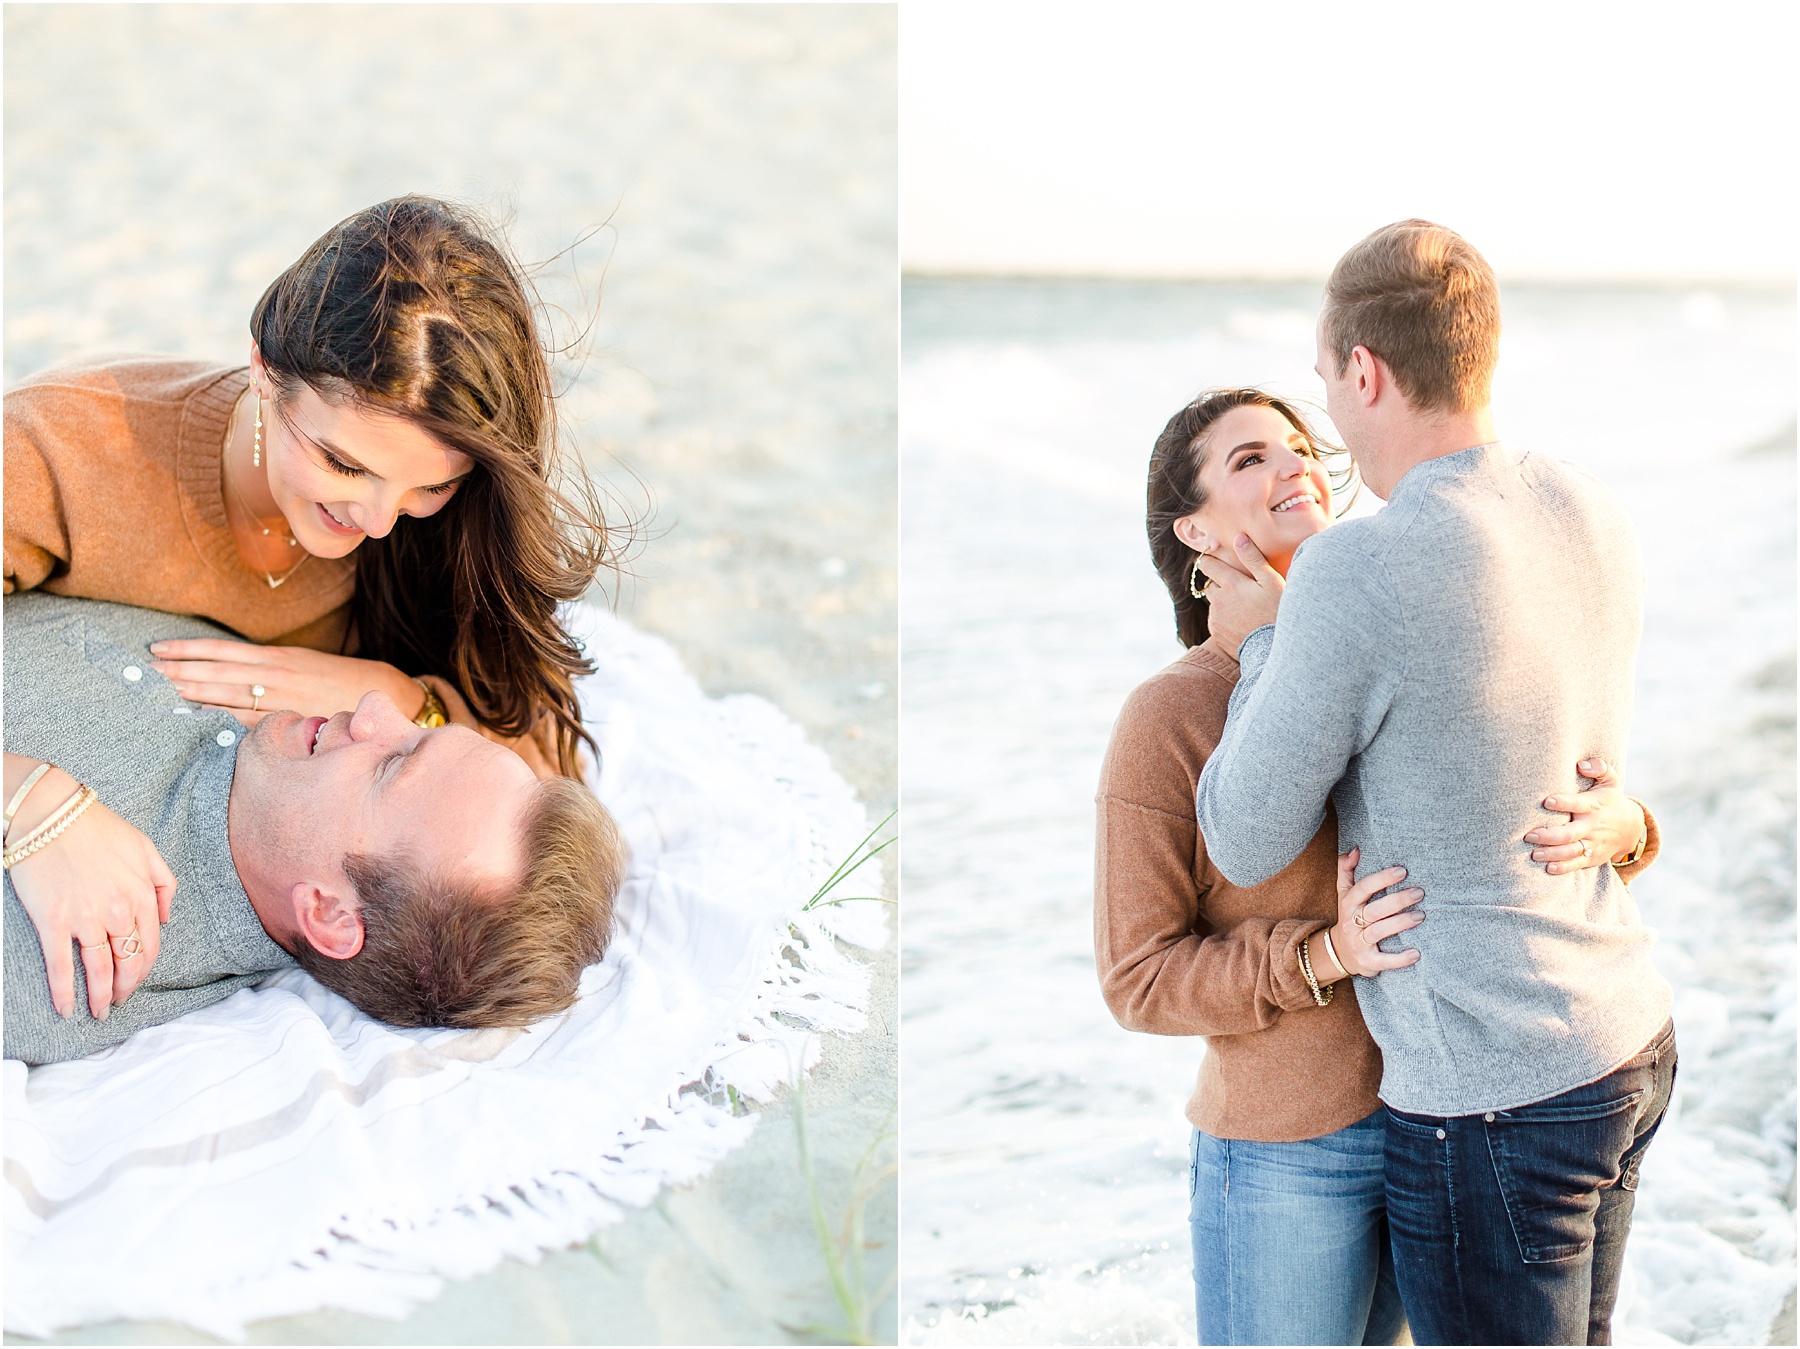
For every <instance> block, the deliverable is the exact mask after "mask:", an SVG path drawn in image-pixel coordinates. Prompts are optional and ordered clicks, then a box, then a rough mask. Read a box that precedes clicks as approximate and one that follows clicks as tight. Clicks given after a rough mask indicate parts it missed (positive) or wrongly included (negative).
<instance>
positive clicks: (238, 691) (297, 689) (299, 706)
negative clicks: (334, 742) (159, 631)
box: [150, 637, 425, 726]
mask: <svg viewBox="0 0 1800 1349" xmlns="http://www.w3.org/2000/svg"><path fill="white" fill-rule="evenodd" d="M150 654H151V655H152V656H154V657H156V659H155V660H152V661H151V662H150V668H151V669H153V670H155V671H156V672H157V673H158V674H161V675H163V676H165V677H166V678H167V679H168V680H169V682H170V683H172V684H173V685H175V691H176V692H177V693H179V694H180V695H181V696H182V697H183V698H186V699H187V700H188V701H189V702H191V703H204V704H206V705H207V706H208V707H222V708H224V709H225V710H226V711H227V712H229V713H231V715H232V716H234V717H236V718H237V719H238V720H239V721H241V722H243V723H244V725H246V726H254V725H256V723H257V722H259V721H261V720H262V718H263V714H264V713H265V712H275V711H282V710H286V711H291V712H298V713H300V714H301V715H302V716H308V717H313V716H318V717H329V716H331V715H333V714H334V713H337V712H344V711H348V710H349V709H351V708H353V707H355V706H356V704H357V703H358V702H359V701H360V700H361V699H362V696H363V694H365V693H369V692H371V691H373V690H376V689H379V690H380V691H381V692H383V693H385V694H387V695H388V697H390V698H392V699H393V700H394V706H396V707H398V708H399V709H400V710H401V711H402V712H404V713H406V715H407V716H409V717H410V716H412V715H414V713H416V712H417V711H418V709H419V708H420V707H421V706H423V705H424V702H425V691H424V690H423V689H422V688H420V687H419V685H418V683H417V681H415V680H413V679H411V678H409V677H408V676H407V675H406V674H405V673H404V672H403V671H401V670H397V669H395V668H394V667H393V666H392V665H389V664H388V663H387V662H386V661H379V660H358V659H357V658H356V657H354V656H334V655H331V654H329V653H328V652H324V651H314V650H312V649H311V648H309V647H304V646H258V645H257V644H256V643H255V642H233V641H228V640H224V639H220V638H214V637H199V638H184V639H180V640H171V641H166V642H152V643H151V644H150ZM259 687H260V688H261V689H262V692H261V693H260V694H258V693H257V692H256V690H257V688H259Z"/></svg>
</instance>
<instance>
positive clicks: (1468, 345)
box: [1324, 220, 1500, 412]
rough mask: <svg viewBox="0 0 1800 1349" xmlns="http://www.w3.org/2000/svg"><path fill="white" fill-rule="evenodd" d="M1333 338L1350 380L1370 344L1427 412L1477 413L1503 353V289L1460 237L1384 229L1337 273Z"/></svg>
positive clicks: (1415, 227)
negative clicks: (1356, 354) (1352, 366)
mask: <svg viewBox="0 0 1800 1349" xmlns="http://www.w3.org/2000/svg"><path fill="white" fill-rule="evenodd" d="M1324 339H1325V347H1326V350H1328V351H1330V352H1331V354H1332V356H1333V357H1334V358H1335V359H1336V361H1337V373H1338V374H1340V375H1341V374H1343V373H1344V367H1345V366H1346V365H1347V364H1349V361H1350V352H1351V351H1352V350H1353V349H1354V348H1356V347H1367V348H1368V349H1369V350H1370V351H1372V352H1374V353H1375V355H1377V356H1379V357H1381V359H1382V360H1383V361H1385V362H1387V366H1388V369H1389V370H1391V371H1393V374H1394V381H1395V382H1396V383H1397V384H1399V386H1400V391H1401V392H1402V393H1403V394H1405V395H1406V400H1407V402H1409V403H1411V404H1412V405H1413V407H1415V408H1417V409H1418V410H1420V411H1421V412H1425V411H1438V412H1473V411H1475V410H1476V409H1478V408H1482V407H1486V406H1487V403H1488V398H1489V394H1490V391H1491V389H1492V387H1493V381H1494V365H1495V363H1496V362H1497V361H1498V360H1499V357H1500V287H1499V285H1498V284H1497V283H1496V282H1495V280H1494V272H1493V269H1492V268H1490V267H1489V266H1488V265H1487V259H1485V258H1483V257H1482V256H1481V254H1480V253H1477V252H1476V251H1475V249H1474V247H1473V246H1472V245H1470V243H1469V241H1468V240H1466V239H1464V238H1463V237H1462V236H1461V235H1460V234H1458V233H1456V231H1454V230H1448V229H1445V228H1444V227H1443V226H1442V225H1434V224H1432V223H1431V222H1430V221H1429V220H1401V221H1398V222H1396V223H1395V224H1392V225H1384V226H1383V227H1382V228H1380V229H1378V230H1376V231H1375V232H1374V233H1373V234H1371V235H1370V236H1369V237H1368V238H1366V239H1364V240H1363V241H1362V242H1361V243H1359V244H1357V245H1356V246H1355V247H1354V248H1352V249H1351V250H1350V251H1349V252H1348V253H1346V254H1344V256H1343V257H1341V258H1339V259H1338V264H1337V266H1336V267H1334V268H1332V270H1331V279H1330V280H1329V281H1327V282H1326V283H1325V311H1324Z"/></svg>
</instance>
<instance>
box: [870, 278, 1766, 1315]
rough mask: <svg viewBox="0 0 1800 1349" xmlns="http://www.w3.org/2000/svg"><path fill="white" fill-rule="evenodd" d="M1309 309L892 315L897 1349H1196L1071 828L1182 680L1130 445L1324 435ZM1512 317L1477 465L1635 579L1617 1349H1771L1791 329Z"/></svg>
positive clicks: (967, 299)
mask: <svg viewBox="0 0 1800 1349" xmlns="http://www.w3.org/2000/svg"><path fill="white" fill-rule="evenodd" d="M1316 304H1317V287H1316V286H1311V285H1245V284H1234V285H1225V284H1205V283H1192V284H1185V283H1184V284H1174V283H1165V284H1155V283H1125V282H1092V281H1090V282H1076V281H1069V282H1031V281H1000V280H965V281H947V280H945V281H940V280H918V281H909V282H907V284H906V287H905V292H904V301H903V309H904V323H903V345H904V352H905V355H904V359H903V365H902V406H903V407H904V408H905V416H904V418H903V423H902V501H903V516H902V519H903V528H902V546H903V550H904V551H903V557H904V567H905V587H904V594H903V597H902V643H903V651H904V658H903V668H902V679H903V689H902V727H903V730H902V744H901V762H902V799H903V802H904V809H905V839H906V854H905V860H904V865H903V873H902V874H903V884H904V893H905V896H906V900H905V910H904V916H903V922H904V932H903V962H904V963H903V970H904V982H903V995H902V1023H903V1026H904V1034H903V1037H902V1045H903V1050H902V1054H903V1065H902V1073H903V1077H902V1080H903V1082H904V1099H905V1118H904V1133H903V1138H904V1150H905V1156H904V1161H903V1166H904V1172H903V1174H904V1176H905V1196H904V1201H903V1214H902V1240H903V1288H902V1313H901V1314H902V1320H903V1329H902V1338H903V1339H904V1340H905V1341H906V1342H908V1343H915V1344H963V1343H968V1344H975V1343H995V1344H1003V1343H1005V1344H1088V1343H1092V1344H1169V1343H1184V1342H1185V1343H1192V1342H1193V1339H1194V1319H1193V1304H1192V1292H1191V1282H1190V1275H1189V1267H1188V1266H1189V1259H1188V1248H1187V1227H1186V1221H1185V1218H1186V1168H1185V1162H1186V1139H1187V1125H1186V1122H1185V1120H1184V1119H1183V1117H1182V1106H1183V1103H1184V1102H1185V1100H1186V1098H1187V1095H1188V1091H1189V1089H1190V1086H1191V1084H1192V1082H1193V1078H1194V1073H1195V1070H1196V1068H1197V1067H1198V1064H1199V1060H1200V1057H1201V1055H1202V1053H1203V1045H1202V1043H1201V1041H1199V1040H1198V1039H1188V1038H1172V1037H1171V1038H1165V1037H1154V1036H1148V1035H1139V1034H1132V1033H1128V1032H1126V1031H1123V1030H1121V1029H1119V1027H1118V1026H1117V1025H1116V1024H1115V1023H1114V1022H1113V1020H1112V1018H1111V1016H1110V1015H1109V1014H1108V1012H1107V1010H1106V1008H1105V1006H1104V1004H1103V1003H1102V1002H1101V999H1100V995H1099V991H1098V988H1097V985H1096V981H1095V976H1094V969H1093V955H1092V945H1091V943H1092V936H1091V904H1092V868H1093V792H1094V786H1095V782H1096V779H1097V775H1098V770H1099V764H1100V758H1101V754H1102V752H1103V750H1104V748H1105V745H1106V739H1107V735H1108V732H1109V730H1110V727H1111V724H1112V719H1113V716H1114V714H1115V713H1116V712H1117V710H1118V708H1119V705H1120V704H1121V702H1122V701H1123V699H1124V697H1125V695H1126V694H1127V693H1128V692H1129V691H1130V689H1131V688H1132V687H1133V686H1134V685H1135V684H1136V683H1138V682H1139V681H1140V680H1142V679H1143V678H1145V677H1146V676H1148V675H1149V674H1151V673H1153V672H1154V671H1156V670H1157V669H1159V668H1160V667H1161V666H1163V665H1164V664H1166V663H1167V662H1168V661H1170V660H1172V659H1174V658H1175V656H1176V655H1178V654H1179V648H1178V647H1177V644H1176V642H1175V637H1174V631H1173V623H1172V621H1171V618H1170V614H1169V606H1168V601H1167V598H1166V596H1165V595H1164V593H1163V591H1162V589H1161V586H1160V583H1159V582H1158V580H1157V578H1156V576H1155V573H1154V572H1153V571H1152V570H1151V567H1150V565H1149V560H1148V553H1147V549H1146V546H1145V543H1144V536H1143V472H1144V466H1145V463H1146V460H1147V458H1148V453H1149V447H1150V444H1151V442H1152V440H1153V439H1154V438H1155V436H1156V433H1157V432H1158V431H1159V430H1160V429H1161V427H1162V424H1163V422H1164V421H1165V420H1166V419H1167V417H1168V416H1169V415H1170V414H1171V413H1172V412H1174V411H1175V410H1176V409H1177V408H1178V407H1180V406H1181V404H1182V403H1183V402H1184V401H1186V400H1187V399H1188V398H1190V397H1191V396H1192V395H1193V394H1194V393H1195V392H1197V391H1198V390H1199V389H1201V388H1203V387H1206V386H1208V385H1213V384H1227V383H1256V384H1261V385H1264V386H1266V387H1270V388H1273V389H1277V390H1280V391H1283V392H1287V393H1290V394H1294V395H1298V396H1299V397H1301V398H1304V399H1313V400H1317V399H1321V398H1322V390H1321V389H1320V387H1319V385H1318V383H1317V380H1316V378H1315V377H1314V376H1313V374H1312V372H1311V365H1312V359H1313V349H1312V333H1313V322H1314V317H1315V314H1316ZM1505 312H1506V324H1507V327H1506V335H1505V337H1504V339H1503V347H1502V357H1501V366H1500V375H1499V378H1498V380H1497V383H1496V389H1495V405H1496V415H1497V418H1498V421H1499V425H1500V429H1501V433H1502V435H1503V436H1505V437H1506V439H1507V440H1508V441H1510V442H1513V443H1516V444H1519V445H1522V446H1526V447H1529V448H1532V449H1535V450H1541V451H1544V452H1547V453H1551V454H1555V455H1557V456H1558V457H1561V458H1565V459H1569V460H1572V461H1574V462H1576V463H1579V464H1581V465H1583V466H1584V467H1586V468H1587V469H1589V470H1590V471H1591V472H1593V473H1595V474H1596V475H1598V476H1599V477H1600V478H1602V479H1603V480H1604V481H1605V482H1606V483H1607V484H1608V485H1609V486H1610V487H1611V488H1612V490H1613V491H1614V492H1615V493H1617V495H1618V496H1619V498H1620V499H1621V500H1622V501H1623V502H1624V503H1625V504H1626V506H1627V509H1628V510H1629V511H1630V512H1631V514H1632V517H1633V519H1634V521H1635V523H1636V525H1637V529H1638V532H1639V538H1640V542H1641V545H1642V548H1643V553H1644V561H1645V570H1646V574H1647V584H1648V598H1647V605H1646V622H1645V631H1644V640H1643V647H1642V651H1641V655H1640V660H1639V665H1638V687H1637V701H1636V708H1635V715H1634V720H1633V731H1632V741H1631V752H1630V757H1629V760H1628V763H1627V765H1626V771H1627V782H1628V786H1629V787H1630V789H1631V790H1632V791H1633V792H1634V793H1636V794H1638V795H1641V796H1643V797H1645V798H1646V799H1647V800H1649V801H1650V802H1651V804H1652V805H1653V807H1654V808H1655V810H1656V812H1657V815H1658V818H1659V819H1660V820H1661V822H1662V825H1663V829H1664V837H1665V842H1664V851H1663V855H1662V858H1661V860H1660V861H1659V862H1658V864H1657V865H1656V866H1655V867H1653V868H1652V869H1651V871H1650V872H1649V873H1648V874H1647V875H1646V876H1645V877H1644V878H1643V879H1642V880H1641V881H1640V882H1639V883H1638V884H1637V886H1636V887H1635V888H1636V893H1637V895H1638V898H1639V901H1640V904H1641V906H1642V908H1643V910H1644V913H1645V916H1646V920H1647V921H1648V922H1650V923H1651V924H1652V925H1654V926H1655V927H1656V928H1657V929H1658V930H1659V931H1660V934H1661V938H1660V942H1659V944H1658V946H1657V960H1658V963H1659V965H1660V967H1661V968H1662V969H1663V971H1664V972H1665V973H1666V974H1667V975H1668V977H1669V979H1670V980H1671V982H1672V983H1673V984H1674V985H1675V987H1676V990H1677V1006H1676V1021H1677V1027H1678V1032H1679V1036H1680V1044H1681V1055H1682V1059H1681V1068H1680V1080H1679V1084H1678V1089H1677V1099H1676V1102H1675V1105H1674V1107H1673V1108H1672V1110H1671V1113H1670V1115H1669V1117H1668V1118H1667V1120H1666V1122H1665V1123H1664V1125H1663V1127H1662V1131H1661V1133H1660V1134H1659V1136H1658V1139H1657V1142H1656V1144H1655V1145H1654V1147H1653V1148H1652V1149H1651V1152H1650V1154H1649V1158H1648V1161H1647V1163H1646V1166H1645V1169H1644V1174H1643V1183H1642V1188H1641V1190H1640V1195H1639V1202H1638V1208H1637V1222H1636V1226H1635V1229H1634V1232H1633V1236H1632V1241H1631V1246H1630V1248H1629V1256H1628V1270H1627V1276H1626V1286H1625V1289H1624V1291H1623V1295H1622V1298H1621V1303H1620V1307H1619V1312H1618V1315H1617V1317H1616V1318H1615V1331H1616V1333H1617V1336H1618V1339H1619V1342H1621V1343H1640V1344H1668V1343H1689V1344H1749V1343H1763V1342H1766V1341H1767V1340H1768V1337H1769V1335H1770V1333H1771V1331H1772V1329H1773V1328H1775V1327H1776V1326H1777V1324H1778V1322H1779V1323H1781V1324H1783V1325H1785V1326H1786V1328H1787V1332H1788V1340H1787V1342H1789V1343H1791V1342H1792V1337H1791V1326H1792V1320H1791V1317H1792V1303H1791V1297H1792V1291H1793V1288H1794V1219H1793V1203H1794V1105H1795V1100H1794V1046H1795V1025H1794V974H1793V969H1792V965H1793V951H1794V641H1795V639H1794V617H1795V612H1794V611H1795V603H1794V580H1795V578H1794V561H1795V539H1794V519H1795V498H1794V468H1795V449H1794V416H1795V395H1794V362H1795V349H1794V331H1795V328H1794V320H1795V314H1794V303H1793V297H1792V295H1791V294H1789V293H1781V292H1758V291H1747V290H1746V291H1688V290H1681V289H1619V288H1612V289H1577V288H1513V289H1508V290H1507V292H1506V294H1505ZM1374 504H1375V503H1373V502H1370V503H1369V505H1370V506H1373V505H1374ZM1544 571H1545V576H1546V578H1547V580H1549V581H1550V583H1552V584H1554V583H1555V579H1556V563H1555V560H1554V559H1548V558H1547V559H1545V562H1544ZM1784 1308H1785V1312H1784ZM1784 1317H1785V1319H1784Z"/></svg>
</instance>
